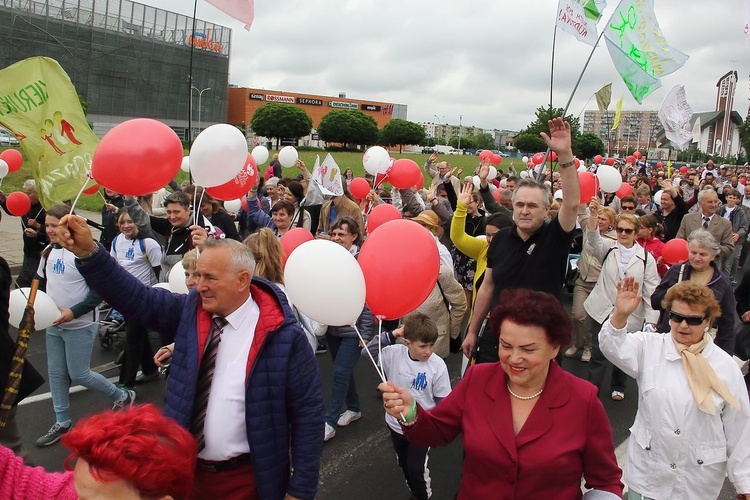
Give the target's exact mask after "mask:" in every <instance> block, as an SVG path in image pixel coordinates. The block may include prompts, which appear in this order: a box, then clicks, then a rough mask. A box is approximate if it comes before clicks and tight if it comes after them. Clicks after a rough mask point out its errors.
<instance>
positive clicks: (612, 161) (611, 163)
mask: <svg viewBox="0 0 750 500" xmlns="http://www.w3.org/2000/svg"><path fill="white" fill-rule="evenodd" d="M606 163H607V165H609V166H610V167H611V166H613V165H614V164H615V159H614V158H612V157H611V156H610V157H609V158H607V161H606Z"/></svg>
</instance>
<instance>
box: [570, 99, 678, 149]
mask: <svg viewBox="0 0 750 500" xmlns="http://www.w3.org/2000/svg"><path fill="white" fill-rule="evenodd" d="M614 119H615V112H614V111H605V112H601V111H598V110H597V111H586V112H585V113H584V115H583V133H587V132H593V133H595V134H596V135H597V136H599V138H600V139H601V140H602V142H603V143H604V149H605V150H606V151H607V152H608V153H609V154H612V155H616V156H625V155H627V152H628V150H630V149H641V150H648V149H650V148H656V147H657V146H658V144H657V137H659V136H660V134H663V131H662V130H663V129H662V126H661V123H659V116H658V111H625V110H623V111H622V112H621V113H620V124H619V125H618V127H617V129H616V130H612V125H613V124H614Z"/></svg>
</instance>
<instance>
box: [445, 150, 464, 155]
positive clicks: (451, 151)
mask: <svg viewBox="0 0 750 500" xmlns="http://www.w3.org/2000/svg"><path fill="white" fill-rule="evenodd" d="M446 154H448V155H460V154H461V150H460V149H449V150H448V152H447V153H446Z"/></svg>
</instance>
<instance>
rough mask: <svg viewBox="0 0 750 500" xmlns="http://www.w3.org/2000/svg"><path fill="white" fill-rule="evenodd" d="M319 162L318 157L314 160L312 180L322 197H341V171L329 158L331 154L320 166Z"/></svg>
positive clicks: (342, 188)
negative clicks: (318, 187)
mask: <svg viewBox="0 0 750 500" xmlns="http://www.w3.org/2000/svg"><path fill="white" fill-rule="evenodd" d="M319 160H320V157H318V158H317V159H316V160H315V166H314V167H313V173H312V180H313V181H315V182H316V183H317V184H318V185H319V186H320V190H321V192H322V193H323V194H324V195H328V196H341V195H343V194H344V186H343V185H342V184H341V169H340V168H339V166H338V164H337V163H336V161H335V160H334V159H333V156H331V153H328V154H327V155H326V157H325V158H324V159H323V163H322V164H320V163H318V161H319Z"/></svg>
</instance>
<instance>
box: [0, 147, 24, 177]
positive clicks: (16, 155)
mask: <svg viewBox="0 0 750 500" xmlns="http://www.w3.org/2000/svg"><path fill="white" fill-rule="evenodd" d="M0 160H5V163H7V164H8V172H15V171H16V170H18V169H20V168H21V165H23V156H21V152H20V151H18V150H16V149H6V150H5V151H3V152H2V153H0Z"/></svg>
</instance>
